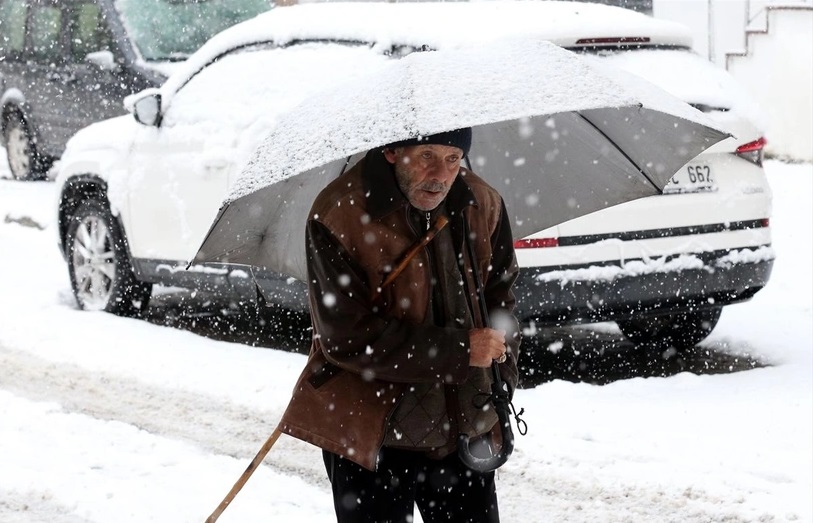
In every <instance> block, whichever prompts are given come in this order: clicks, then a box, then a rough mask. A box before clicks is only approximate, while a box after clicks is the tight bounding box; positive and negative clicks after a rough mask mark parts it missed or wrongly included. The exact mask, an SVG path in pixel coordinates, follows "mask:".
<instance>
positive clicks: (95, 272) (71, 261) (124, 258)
mask: <svg viewBox="0 0 813 523" xmlns="http://www.w3.org/2000/svg"><path fill="white" fill-rule="evenodd" d="M65 245H66V250H67V258H68V272H69V273H70V279H71V288H72V290H73V294H74V296H75V297H76V301H77V303H78V304H79V307H80V308H81V309H84V310H96V311H105V312H112V313H114V314H118V315H121V316H138V315H140V314H141V313H142V312H143V311H144V310H146V308H147V303H148V302H149V298H150V294H151V291H152V284H150V283H145V282H141V281H139V280H138V279H137V278H136V276H135V273H134V271H133V267H132V264H131V263H130V257H129V254H128V250H127V246H126V242H125V238H124V235H123V234H122V232H121V229H120V228H119V224H118V221H117V220H116V219H115V218H114V217H113V215H112V213H111V212H110V210H109V209H108V207H107V206H106V205H105V204H102V203H101V202H99V201H97V200H85V201H84V202H82V203H81V204H80V205H79V206H78V207H77V209H76V211H75V212H74V213H73V215H72V216H71V220H70V223H69V225H68V231H67V235H66V241H65Z"/></svg>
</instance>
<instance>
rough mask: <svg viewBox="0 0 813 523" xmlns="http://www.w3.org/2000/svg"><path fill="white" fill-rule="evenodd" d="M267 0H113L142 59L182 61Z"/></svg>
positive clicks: (265, 7)
mask: <svg viewBox="0 0 813 523" xmlns="http://www.w3.org/2000/svg"><path fill="white" fill-rule="evenodd" d="M271 5H272V4H271V0H207V1H205V2H202V1H199V0H117V1H116V7H117V8H118V10H119V12H120V13H121V15H122V19H123V20H124V24H125V27H126V29H127V32H128V33H129V35H130V37H131V38H132V39H133V42H134V43H135V46H136V47H137V48H138V50H139V52H140V53H141V56H142V57H144V59H146V60H153V61H156V60H184V59H186V58H187V57H188V56H189V55H190V54H192V53H193V52H195V51H197V50H198V48H199V47H200V46H202V45H203V44H204V43H205V42H206V41H207V40H208V39H210V38H211V37H212V36H214V35H215V34H217V33H219V32H220V31H222V30H223V29H226V28H227V27H230V26H232V25H234V24H236V23H238V22H242V21H244V20H248V19H249V18H253V17H254V16H257V15H258V14H260V13H263V12H265V11H268V10H269V9H270V8H271Z"/></svg>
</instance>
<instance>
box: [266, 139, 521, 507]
mask: <svg viewBox="0 0 813 523" xmlns="http://www.w3.org/2000/svg"><path fill="white" fill-rule="evenodd" d="M470 145H471V129H459V130H455V131H449V132H444V133H439V134H436V135H431V136H423V137H419V138H415V139H412V140H407V141H404V142H399V143H395V144H391V145H390V146H388V147H385V148H384V149H383V150H373V151H370V152H369V153H368V154H367V156H366V157H365V158H364V159H363V160H361V161H360V162H359V163H358V164H357V165H356V166H354V167H353V168H352V169H350V170H349V171H348V172H346V173H345V174H343V175H342V176H340V177H339V178H338V179H336V180H335V181H334V182H332V183H331V184H330V185H329V186H328V187H326V188H325V189H324V190H323V191H322V192H321V194H320V195H319V196H318V197H317V199H316V201H315V203H314V204H313V207H312V209H311V213H310V218H309V220H308V224H307V253H308V260H307V261H308V283H309V290H310V305H311V317H312V321H313V328H314V337H313V345H312V348H311V352H310V357H309V359H308V363H307V365H306V368H305V370H304V371H303V373H302V375H301V376H300V378H299V381H298V382H297V385H296V388H295V390H294V394H293V398H292V400H291V403H290V405H289V407H288V409H287V410H286V412H285V415H284V417H283V420H282V422H281V424H280V428H281V430H282V431H283V432H285V433H287V434H289V435H292V436H294V437H297V438H300V439H303V440H305V441H308V442H311V443H313V444H315V445H317V446H319V447H321V448H322V449H323V455H324V461H325V466H326V468H327V474H328V477H329V479H330V482H331V484H332V488H333V495H334V504H335V509H336V515H337V520H338V522H339V523H347V522H358V523H361V522H365V523H382V522H410V521H412V518H413V513H414V506H415V505H416V504H417V505H418V508H419V510H420V512H421V515H422V517H423V520H424V521H425V522H426V523H433V522H443V523H447V522H478V523H480V522H497V521H499V512H498V508H497V495H496V489H495V484H494V472H488V473H480V472H476V471H474V470H470V469H468V468H467V467H466V466H465V465H464V464H463V462H461V461H460V459H459V458H458V457H457V454H456V440H457V436H458V435H459V434H466V435H468V436H469V437H470V438H471V441H472V442H474V443H473V445H476V444H477V443H479V444H480V445H481V447H483V448H484V449H485V450H486V451H490V450H492V449H493V447H494V446H495V445H499V434H500V430H499V427H498V426H497V416H496V414H495V412H494V408H493V406H492V404H491V403H490V402H489V401H488V398H489V394H490V383H491V380H492V377H491V374H490V368H491V365H492V362H493V361H495V360H496V361H497V362H499V370H500V375H501V376H502V378H503V380H504V381H505V382H506V383H508V384H509V386H510V389H511V390H513V389H514V387H515V386H516V383H517V377H518V375H517V356H518V348H519V335H518V332H517V330H518V329H517V323H516V319H515V318H514V317H513V316H511V311H512V310H513V306H514V296H513V293H512V286H513V283H514V280H515V279H516V276H517V264H516V258H515V256H514V250H513V240H512V237H511V228H510V223H509V220H508V217H507V214H506V210H505V206H504V204H503V201H502V199H501V197H500V196H499V194H498V193H497V192H496V191H495V190H494V189H493V188H491V187H490V186H488V185H487V184H486V183H485V182H484V181H483V180H482V179H480V178H479V177H478V176H476V175H475V174H474V173H472V172H470V171H468V170H466V169H464V168H462V167H461V165H460V164H461V161H462V159H463V157H464V156H465V155H466V154H467V153H468V151H469V147H470ZM446 222H448V226H444V225H445V223H446ZM412 255H414V256H412ZM478 280H479V281H478ZM478 286H482V287H481V288H482V291H483V294H484V296H485V302H486V305H487V308H488V310H489V311H491V313H492V314H498V313H499V312H501V311H502V312H503V314H502V316H503V317H506V316H507V317H508V320H507V321H502V322H501V325H500V326H499V327H498V328H499V330H497V329H492V328H486V327H484V325H486V321H485V318H482V317H481V316H482V315H481V313H480V312H479V311H480V310H481V309H480V307H479V306H478V303H477V300H478Z"/></svg>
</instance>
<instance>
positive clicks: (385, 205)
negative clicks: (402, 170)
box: [361, 149, 479, 219]
mask: <svg viewBox="0 0 813 523" xmlns="http://www.w3.org/2000/svg"><path fill="white" fill-rule="evenodd" d="M468 172H469V171H468V170H466V169H464V168H462V167H461V168H460V174H458V175H457V178H455V181H454V183H452V187H451V189H449V194H447V195H446V200H445V205H446V210H447V211H448V212H449V214H451V215H452V216H455V215H457V214H458V213H459V212H462V211H463V209H464V208H465V207H466V206H469V205H472V206H474V207H479V204H478V203H477V198H476V197H475V196H474V191H472V190H471V187H469V184H468V183H466V181H465V179H464V178H465V176H466V174H467V173H468ZM361 178H362V182H363V184H364V194H366V195H367V212H369V213H370V217H372V218H374V219H375V218H381V217H383V216H385V215H387V214H389V213H391V212H393V211H396V210H398V209H402V208H404V207H407V206H409V201H408V200H407V199H406V197H405V196H404V194H403V193H402V192H401V189H399V188H398V183H397V182H396V180H395V170H394V169H393V166H392V164H391V163H389V162H388V161H387V159H386V158H384V154H383V152H382V151H381V149H373V150H371V151H370V152H368V153H367V156H366V157H365V158H364V165H363V167H362V172H361ZM441 205H443V204H441Z"/></svg>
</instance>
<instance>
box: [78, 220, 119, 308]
mask: <svg viewBox="0 0 813 523" xmlns="http://www.w3.org/2000/svg"><path fill="white" fill-rule="evenodd" d="M73 272H74V277H75V280H76V294H77V297H78V298H79V300H80V302H81V303H82V306H83V308H84V309H87V310H103V309H104V308H105V307H106V306H107V304H108V303H109V302H110V298H111V296H112V294H113V285H114V282H115V276H116V257H115V252H114V250H113V238H112V236H111V234H110V229H108V227H107V224H106V223H105V222H104V220H102V219H101V218H99V217H98V216H88V217H86V218H84V219H83V220H82V221H81V222H80V223H79V226H78V227H77V229H76V236H75V237H74V240H73Z"/></svg>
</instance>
